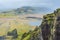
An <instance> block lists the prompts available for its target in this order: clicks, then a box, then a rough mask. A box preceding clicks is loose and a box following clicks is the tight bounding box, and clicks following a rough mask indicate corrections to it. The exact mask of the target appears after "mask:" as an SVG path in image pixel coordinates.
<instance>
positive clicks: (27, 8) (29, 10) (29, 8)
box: [1, 6, 51, 14]
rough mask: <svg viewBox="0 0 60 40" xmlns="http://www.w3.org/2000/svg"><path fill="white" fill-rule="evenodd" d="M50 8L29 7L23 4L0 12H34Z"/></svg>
mask: <svg viewBox="0 0 60 40" xmlns="http://www.w3.org/2000/svg"><path fill="white" fill-rule="evenodd" d="M50 10H51V9H49V8H46V7H30V6H23V7H20V8H17V9H12V10H8V11H3V12H1V13H12V14H31V13H32V14H34V13H48V12H50Z"/></svg>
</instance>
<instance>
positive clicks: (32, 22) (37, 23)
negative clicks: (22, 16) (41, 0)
mask: <svg viewBox="0 0 60 40" xmlns="http://www.w3.org/2000/svg"><path fill="white" fill-rule="evenodd" d="M41 23H42V19H40V20H37V21H30V22H29V24H30V25H32V26H40V25H41Z"/></svg>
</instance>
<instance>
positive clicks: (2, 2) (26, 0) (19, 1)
mask: <svg viewBox="0 0 60 40" xmlns="http://www.w3.org/2000/svg"><path fill="white" fill-rule="evenodd" d="M59 3H60V0H57V1H56V0H33V1H32V0H13V1H12V0H0V10H2V9H3V10H4V9H15V8H19V7H22V6H33V7H47V8H50V9H52V11H54V10H55V9H57V8H60V5H59Z"/></svg>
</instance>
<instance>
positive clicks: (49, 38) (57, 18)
mask: <svg viewBox="0 0 60 40" xmlns="http://www.w3.org/2000/svg"><path fill="white" fill-rule="evenodd" d="M40 29H41V30H40ZM38 30H40V31H38ZM37 31H38V32H37ZM37 31H34V32H35V33H34V32H33V33H34V34H33V33H32V34H31V35H32V36H31V38H30V40H60V9H57V10H56V11H54V13H51V14H47V15H45V16H44V17H43V22H42V24H41V25H40V27H39V29H37ZM35 34H37V35H35ZM41 38H42V39H41Z"/></svg>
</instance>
